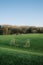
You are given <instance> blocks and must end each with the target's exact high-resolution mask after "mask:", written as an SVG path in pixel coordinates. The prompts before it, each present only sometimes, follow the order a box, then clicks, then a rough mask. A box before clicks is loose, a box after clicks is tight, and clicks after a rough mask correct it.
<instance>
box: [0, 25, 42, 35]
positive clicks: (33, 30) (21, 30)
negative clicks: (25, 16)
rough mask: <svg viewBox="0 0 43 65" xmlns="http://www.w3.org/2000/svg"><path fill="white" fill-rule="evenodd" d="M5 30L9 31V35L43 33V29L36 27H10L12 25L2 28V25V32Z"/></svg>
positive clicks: (0, 28)
mask: <svg viewBox="0 0 43 65" xmlns="http://www.w3.org/2000/svg"><path fill="white" fill-rule="evenodd" d="M7 28H8V29H7ZM3 29H4V30H5V29H7V34H28V33H43V27H35V26H10V25H4V26H1V25H0V32H1V30H3ZM4 32H5V31H4Z"/></svg>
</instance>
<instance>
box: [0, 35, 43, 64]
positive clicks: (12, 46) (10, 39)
mask: <svg viewBox="0 0 43 65" xmlns="http://www.w3.org/2000/svg"><path fill="white" fill-rule="evenodd" d="M27 43H29V44H28V45H29V46H28V45H27V46H26V47H25V45H26V44H27ZM7 61H8V62H7ZM0 65H43V34H22V35H0Z"/></svg>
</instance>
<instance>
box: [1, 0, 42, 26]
mask: <svg viewBox="0 0 43 65" xmlns="http://www.w3.org/2000/svg"><path fill="white" fill-rule="evenodd" d="M3 24H6V25H20V26H21V25H25V26H27V25H28V26H43V0H0V25H3Z"/></svg>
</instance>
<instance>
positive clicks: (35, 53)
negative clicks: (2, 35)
mask: <svg viewBox="0 0 43 65" xmlns="http://www.w3.org/2000/svg"><path fill="white" fill-rule="evenodd" d="M0 50H3V51H13V52H15V51H16V52H18V53H26V54H33V55H39V56H40V55H42V56H43V53H37V52H30V51H23V50H18V49H11V48H4V47H0Z"/></svg>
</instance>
